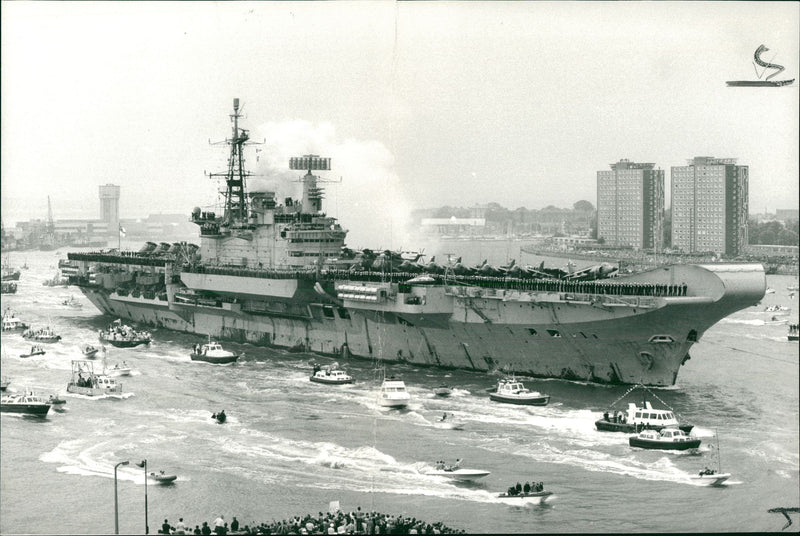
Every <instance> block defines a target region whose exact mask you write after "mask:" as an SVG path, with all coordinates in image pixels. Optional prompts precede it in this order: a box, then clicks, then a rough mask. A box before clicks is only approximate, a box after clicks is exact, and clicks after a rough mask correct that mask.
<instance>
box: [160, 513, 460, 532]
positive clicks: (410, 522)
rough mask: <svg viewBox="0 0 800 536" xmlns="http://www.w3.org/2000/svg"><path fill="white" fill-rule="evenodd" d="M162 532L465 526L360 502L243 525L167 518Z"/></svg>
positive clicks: (219, 519) (397, 529)
mask: <svg viewBox="0 0 800 536" xmlns="http://www.w3.org/2000/svg"><path fill="white" fill-rule="evenodd" d="M158 533H159V534H200V535H203V536H208V535H211V534H215V535H218V536H225V535H250V534H465V531H464V530H459V529H453V528H450V527H448V526H446V525H444V524H443V523H441V522H434V523H429V522H427V521H423V520H421V519H417V518H415V517H408V516H405V517H404V516H403V515H387V514H382V513H380V512H375V511H372V512H362V511H361V507H360V506H359V507H358V509H357V510H356V511H353V512H350V513H345V512H342V511H336V512H329V513H327V514H323V513H322V512H319V513H318V514H317V515H316V516H314V515H313V514H307V515H305V516H303V517H301V516H294V517H290V518H288V519H283V520H281V521H276V520H274V519H273V520H272V521H269V522H261V523H257V522H255V521H253V522H251V523H250V524H247V525H242V524H240V523H239V520H238V519H236V516H234V517H233V519H232V520H231V522H230V524H228V522H227V521H225V516H223V515H220V516H219V517H217V518H216V519H215V520H214V522H213V523H212V524H211V525H209V523H208V522H207V521H204V522H203V524H202V525H195V526H194V528H191V524H187V523H185V522H184V521H183V518H180V520H179V521H178V522H177V523H176V524H175V525H174V526H173V525H171V524H170V522H169V521H168V520H167V519H165V520H164V523H162V525H161V529H159V531H158Z"/></svg>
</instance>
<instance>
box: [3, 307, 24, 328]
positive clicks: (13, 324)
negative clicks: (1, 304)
mask: <svg viewBox="0 0 800 536" xmlns="http://www.w3.org/2000/svg"><path fill="white" fill-rule="evenodd" d="M28 327H29V326H28V324H26V323H24V322H23V321H22V320H20V319H19V318H17V315H16V313H14V312H13V311H12V310H11V309H10V308H9V309H6V310H5V312H4V313H3V324H2V330H3V331H25V330H27V329H28Z"/></svg>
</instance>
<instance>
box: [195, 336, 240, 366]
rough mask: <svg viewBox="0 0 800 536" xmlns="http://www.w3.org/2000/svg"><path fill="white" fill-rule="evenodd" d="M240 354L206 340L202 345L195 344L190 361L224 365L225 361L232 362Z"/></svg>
mask: <svg viewBox="0 0 800 536" xmlns="http://www.w3.org/2000/svg"><path fill="white" fill-rule="evenodd" d="M242 355H243V354H235V353H233V352H230V351H228V350H225V349H224V348H223V347H222V345H221V344H219V343H218V342H214V341H208V342H207V343H206V344H204V345H202V346H200V345H195V347H194V351H193V352H192V353H191V355H190V357H191V358H192V361H205V362H206V363H214V364H217V365H224V364H226V363H233V362H234V361H236V360H237V359H239V357H241V356H242Z"/></svg>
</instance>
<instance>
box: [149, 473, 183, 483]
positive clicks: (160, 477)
mask: <svg viewBox="0 0 800 536" xmlns="http://www.w3.org/2000/svg"><path fill="white" fill-rule="evenodd" d="M147 476H148V478H150V479H151V480H155V481H156V482H158V483H159V484H172V483H173V482H175V481H176V480H177V479H178V475H168V474H166V473H165V472H164V471H159V472H158V473H150V474H149V475H147Z"/></svg>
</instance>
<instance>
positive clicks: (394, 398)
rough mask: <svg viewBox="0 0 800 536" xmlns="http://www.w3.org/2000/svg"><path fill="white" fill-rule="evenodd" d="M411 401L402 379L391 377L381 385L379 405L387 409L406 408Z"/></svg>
mask: <svg viewBox="0 0 800 536" xmlns="http://www.w3.org/2000/svg"><path fill="white" fill-rule="evenodd" d="M410 400H411V395H410V394H408V391H407V390H406V384H405V383H404V382H403V380H401V379H400V378H395V377H394V376H389V377H388V378H385V379H384V380H383V383H381V390H380V393H379V394H378V404H379V405H380V406H382V407H385V408H404V407H406V406H407V405H408V402H409V401H410Z"/></svg>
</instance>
